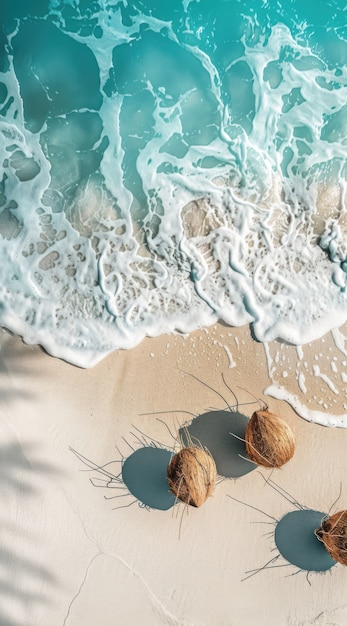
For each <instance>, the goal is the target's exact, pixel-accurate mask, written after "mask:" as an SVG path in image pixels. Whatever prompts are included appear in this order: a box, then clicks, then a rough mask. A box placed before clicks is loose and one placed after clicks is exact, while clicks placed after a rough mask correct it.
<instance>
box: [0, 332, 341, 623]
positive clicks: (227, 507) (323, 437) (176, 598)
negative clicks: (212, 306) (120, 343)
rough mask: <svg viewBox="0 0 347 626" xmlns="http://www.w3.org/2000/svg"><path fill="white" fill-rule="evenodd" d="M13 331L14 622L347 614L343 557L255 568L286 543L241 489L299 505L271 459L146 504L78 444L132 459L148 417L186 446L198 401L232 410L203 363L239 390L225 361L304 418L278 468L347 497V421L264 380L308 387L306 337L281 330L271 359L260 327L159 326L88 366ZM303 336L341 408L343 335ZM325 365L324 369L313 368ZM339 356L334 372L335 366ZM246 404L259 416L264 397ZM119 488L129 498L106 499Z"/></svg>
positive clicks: (1, 590)
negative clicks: (104, 480)
mask: <svg viewBox="0 0 347 626" xmlns="http://www.w3.org/2000/svg"><path fill="white" fill-rule="evenodd" d="M0 337H1V352H0V358H1V369H0V372H1V380H0V389H1V395H0V403H1V404H0V411H1V413H0V415H1V482H0V490H1V503H2V506H1V513H0V528H1V552H0V567H1V574H0V575H1V580H0V623H1V626H115V625H117V626H118V625H119V626H120V625H121V626H140V625H141V626H159V625H164V624H165V625H172V626H179V625H180V626H181V625H184V624H186V625H189V626H241V625H243V626H265V625H266V626H299V625H300V626H309V625H313V624H314V625H315V626H323V625H324V626H328V625H329V626H331V625H334V626H346V624H347V601H346V599H345V590H346V582H347V569H346V568H344V567H343V566H342V565H336V566H334V567H333V568H332V569H331V570H330V571H329V572H327V573H323V574H322V573H311V574H307V572H303V571H301V572H299V573H297V572H298V570H297V568H296V567H295V566H292V565H289V564H288V563H287V562H286V561H285V560H284V559H282V558H279V559H278V560H277V561H276V565H281V567H274V568H271V569H265V570H263V571H259V572H258V573H256V574H255V575H253V576H251V577H249V578H247V576H248V574H247V572H249V571H250V570H255V569H257V568H261V567H262V566H264V565H265V564H266V563H267V562H268V561H270V560H271V559H272V558H273V557H274V556H276V555H277V554H278V550H277V548H276V546H275V543H274V536H273V534H274V525H273V524H272V523H271V520H270V519H269V518H267V517H266V516H264V515H262V513H261V512H259V511H257V510H255V509H253V508H250V507H247V506H246V505H244V504H241V503H238V502H236V501H235V500H233V499H231V498H230V497H229V496H232V497H233V498H236V499H238V500H241V501H242V502H244V503H248V504H250V505H252V506H253V507H256V508H259V509H261V510H262V511H264V512H266V513H267V514H269V515H271V516H274V517H275V518H277V519H279V518H281V517H282V516H283V515H284V514H285V513H287V512H289V511H291V510H294V509H295V506H294V505H293V504H292V503H290V502H288V501H287V500H286V499H285V498H284V497H282V496H281V495H280V494H279V493H278V492H276V491H275V490H274V489H273V488H272V487H271V486H270V484H266V483H265V482H264V479H263V477H262V475H261V473H260V472H259V471H258V470H255V471H253V472H251V473H250V474H248V475H246V476H244V477H243V478H240V479H238V480H224V481H222V482H221V483H220V484H218V485H217V488H216V490H215V493H214V496H213V497H211V498H209V500H208V501H207V502H206V503H205V504H204V505H203V507H201V508H200V509H193V508H189V510H187V509H184V508H183V506H182V505H180V506H175V507H174V508H172V509H170V510H168V511H160V510H154V509H151V510H147V509H146V508H143V507H141V506H139V503H138V502H135V503H134V504H131V503H132V502H133V500H134V498H133V497H132V496H131V495H129V494H128V492H127V490H126V488H125V487H124V489H122V490H120V491H113V492H112V491H111V490H110V489H109V490H107V489H104V488H96V487H94V486H93V485H92V484H91V482H90V481H89V478H91V477H93V476H94V477H95V476H97V473H96V472H94V473H93V472H88V471H84V470H86V467H85V466H84V465H83V463H81V461H79V460H78V459H77V458H76V456H75V455H74V454H73V453H72V452H71V450H70V447H72V448H73V449H75V450H77V451H78V452H79V453H80V454H83V455H85V457H87V458H88V459H91V460H93V461H94V462H95V463H97V464H100V465H102V464H105V463H107V462H109V461H112V460H115V461H117V463H116V464H115V465H113V466H111V467H112V468H113V471H115V472H117V471H118V473H119V472H120V470H121V460H122V457H123V458H126V457H127V456H129V455H130V454H131V453H132V451H133V450H132V448H134V449H137V448H139V447H140V445H143V443H142V444H141V443H140V442H139V441H138V440H136V433H137V431H136V430H135V428H134V427H137V428H139V429H140V430H142V431H143V432H144V433H145V435H146V437H147V439H148V442H150V441H151V440H152V439H158V440H160V441H161V442H163V444H165V445H167V446H168V447H172V446H173V445H174V437H173V436H171V435H170V432H169V430H168V428H167V426H168V427H169V429H170V430H171V432H172V433H175V434H176V433H177V430H178V428H179V426H181V425H182V424H183V423H185V422H186V421H187V420H189V419H190V415H189V413H192V414H194V415H199V414H201V413H203V412H206V411H207V410H209V409H210V408H211V407H212V408H215V409H225V405H224V403H223V400H222V399H221V397H220V396H219V395H218V393H215V392H214V391H212V390H211V389H209V388H208V387H207V386H204V385H203V384H201V383H199V382H198V381H197V380H196V379H195V378H193V377H192V376H189V373H190V374H193V375H194V376H197V377H199V378H200V379H201V380H203V381H205V382H206V383H208V385H210V386H211V387H212V388H213V389H215V390H216V391H217V392H219V393H220V394H222V395H223V396H224V397H225V398H226V400H227V401H228V402H230V404H233V403H234V400H233V397H232V394H231V393H230V392H229V391H228V390H227V389H226V386H225V385H224V383H223V381H222V374H224V376H225V379H226V381H227V383H228V385H229V386H230V388H231V389H233V391H234V392H235V394H236V395H237V397H238V400H239V402H240V403H242V402H250V401H251V400H252V398H250V396H249V394H248V392H247V391H249V392H251V393H252V394H253V395H254V396H256V397H259V398H262V399H265V400H266V401H267V402H268V404H269V408H270V410H271V411H272V412H275V413H277V414H279V415H280V416H281V417H282V418H283V419H285V420H286V421H287V422H288V423H289V424H290V426H291V427H292V429H293V431H294V433H295V436H296V440H297V448H296V453H295V455H294V458H293V459H292V460H291V461H290V462H289V463H288V464H287V465H285V466H284V467H283V468H282V469H281V470H276V471H274V472H273V474H272V476H271V478H272V479H273V480H274V481H276V483H278V484H279V485H280V486H281V487H282V488H283V489H285V490H287V491H288V492H289V493H290V494H291V495H292V496H293V497H294V498H295V499H296V500H298V501H299V502H300V503H302V504H303V505H305V506H307V507H309V508H312V509H317V510H320V511H328V510H329V508H330V507H331V505H332V504H333V502H334V500H335V499H336V498H337V496H338V494H339V489H340V484H341V483H342V495H341V498H340V500H339V502H338V503H337V505H335V507H334V510H338V509H342V508H347V490H346V486H345V483H344V478H345V476H346V471H347V455H346V444H347V430H346V429H341V428H324V427H322V426H318V425H315V424H312V423H309V422H308V421H305V420H304V419H302V418H301V417H299V416H298V415H297V414H295V413H294V411H293V410H292V409H291V408H290V406H289V405H288V404H286V403H284V402H282V401H279V400H275V399H272V398H270V397H265V396H264V394H263V391H264V389H265V388H266V387H268V386H269V385H270V384H273V382H274V381H275V382H276V381H277V382H280V383H285V384H286V385H287V388H290V389H291V391H292V392H293V393H294V392H295V393H299V392H300V390H299V391H298V384H297V382H296V378H295V376H296V375H297V371H298V363H297V360H298V357H297V355H298V351H297V350H296V348H293V347H288V346H285V345H283V344H281V345H280V344H272V345H271V346H268V357H269V355H270V356H271V360H269V358H266V354H265V348H264V346H263V345H262V344H260V343H256V342H255V341H253V339H252V338H251V336H250V333H249V329H248V328H246V327H245V328H241V329H230V328H226V327H224V326H222V325H216V326H214V327H211V328H209V329H208V330H206V331H204V330H200V331H197V332H195V333H193V334H191V335H189V336H187V337H183V336H181V335H170V336H166V337H160V338H155V339H147V340H145V341H143V342H142V343H141V344H140V345H139V346H138V347H136V348H134V349H132V350H130V351H119V352H115V353H113V354H112V355H110V356H108V357H107V358H106V359H105V360H104V361H102V362H101V363H100V364H99V365H97V366H96V367H94V368H92V369H90V370H82V369H79V368H76V367H73V366H72V365H69V364H67V363H65V362H63V361H61V360H58V359H54V358H52V357H51V356H48V355H47V354H45V353H44V351H43V350H42V349H41V348H39V347H32V346H26V345H24V344H23V343H22V342H21V340H20V339H19V338H17V337H12V336H11V335H9V334H8V333H6V332H1V335H0ZM303 350H304V354H303V355H301V357H302V358H301V360H300V367H301V368H303V371H304V370H305V372H306V378H305V385H306V387H307V391H306V394H304V396H305V397H304V399H305V401H306V403H308V406H310V407H311V408H319V409H320V410H323V408H322V405H321V404H319V402H320V400H321V397H320V396H322V398H323V400H324V402H325V401H326V403H327V405H328V404H329V407H330V405H332V406H333V403H334V401H335V400H336V401H338V402H335V405H334V406H335V408H336V412H337V413H340V412H341V410H340V409H341V407H340V406H339V403H340V404H341V405H343V402H345V390H344V382H343V380H344V376H342V375H341V369H339V368H338V367H337V366H339V367H340V366H341V367H344V366H343V358H344V355H343V354H341V350H339V349H338V348H336V345H335V343H334V342H333V341H332V338H331V335H329V336H327V337H325V338H323V339H322V340H319V341H318V342H315V343H314V344H311V345H310V346H307V347H305V348H304V349H303ZM316 357H317V358H316ZM334 359H335V361H334ZM340 361H341V363H340ZM332 362H334V363H336V364H337V366H336V368H335V366H331V363H332ZM269 363H272V370H271V376H272V378H270V377H269V372H268V364H269ZM305 363H306V366H305ZM314 364H316V365H317V364H318V365H319V367H320V369H319V374H320V375H318V374H317V372H318V370H317V369H316V370H315V372H316V375H315V376H313V375H312V376H309V372H312V368H313V365H314ZM231 365H233V366H232V367H231ZM328 366H329V372H330V373H329V376H330V378H329V382H330V386H329V384H328V383H327V380H328V379H327V378H326V379H325V381H324V380H323V379H322V377H321V374H322V372H324V371H325V370H326V368H327V367H328ZM332 367H333V369H332ZM324 368H325V369H324ZM335 369H336V371H334V370H335ZM183 372H186V373H183ZM326 376H328V374H326ZM302 381H303V379H302V378H301V382H302ZM332 383H333V386H334V389H335V391H332V387H331V384H332ZM317 385H318V387H317V389H316V387H315V386H317ZM240 387H243V389H240ZM337 391H339V393H336V392H337ZM313 396H315V397H316V400H314V398H313ZM314 402H316V405H315V406H314ZM310 403H311V404H310ZM312 403H313V404H312ZM242 410H243V411H244V412H245V414H246V415H251V413H252V411H253V410H254V405H247V406H244V407H243V408H242ZM157 412H163V413H162V414H161V415H157V414H156V413H157ZM158 418H160V419H158ZM160 420H163V421H160ZM117 468H118V469H117ZM263 475H264V476H266V477H269V476H270V472H269V471H268V470H264V472H263ZM114 493H116V494H117V495H120V496H121V497H120V498H115V499H112V500H106V499H105V498H104V495H113V494H114ZM126 504H130V506H128V507H126V506H124V505H126ZM120 507H123V508H120ZM268 522H270V523H268ZM296 573H297V575H292V574H296ZM245 578H246V580H243V579H245Z"/></svg>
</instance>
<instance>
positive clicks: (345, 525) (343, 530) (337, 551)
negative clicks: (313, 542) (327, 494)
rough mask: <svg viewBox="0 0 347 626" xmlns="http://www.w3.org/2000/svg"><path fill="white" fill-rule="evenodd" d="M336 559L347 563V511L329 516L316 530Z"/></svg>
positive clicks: (332, 556) (317, 535) (344, 563)
mask: <svg viewBox="0 0 347 626" xmlns="http://www.w3.org/2000/svg"><path fill="white" fill-rule="evenodd" d="M315 534H316V537H318V539H319V540H320V541H322V542H323V543H324V546H325V548H326V549H327V551H328V552H329V554H330V556H331V558H332V559H334V561H338V562H339V563H342V565H347V511H339V512H338V513H334V515H332V516H331V517H328V519H327V520H325V521H324V522H323V523H322V525H321V526H320V527H319V528H317V530H316V531H315Z"/></svg>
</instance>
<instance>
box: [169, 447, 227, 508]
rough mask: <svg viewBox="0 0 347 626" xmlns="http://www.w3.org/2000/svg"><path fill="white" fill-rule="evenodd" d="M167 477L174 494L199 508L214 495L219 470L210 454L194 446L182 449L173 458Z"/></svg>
mask: <svg viewBox="0 0 347 626" xmlns="http://www.w3.org/2000/svg"><path fill="white" fill-rule="evenodd" d="M167 476H168V481H169V487H170V490H171V491H172V493H173V494H174V495H175V496H176V497H177V498H179V500H181V501H182V502H185V503H186V504H190V505H191V506H195V507H198V506H201V505H202V504H203V503H204V502H205V500H207V498H208V497H209V496H210V495H211V494H212V492H213V489H214V487H215V484H216V478H217V469H216V464H215V462H214V459H213V458H212V456H211V455H210V453H209V452H207V451H206V450H203V449H202V448H197V447H194V446H192V447H188V448H182V450H180V452H178V453H177V454H175V456H173V457H172V459H171V461H170V463H169V466H168V469H167Z"/></svg>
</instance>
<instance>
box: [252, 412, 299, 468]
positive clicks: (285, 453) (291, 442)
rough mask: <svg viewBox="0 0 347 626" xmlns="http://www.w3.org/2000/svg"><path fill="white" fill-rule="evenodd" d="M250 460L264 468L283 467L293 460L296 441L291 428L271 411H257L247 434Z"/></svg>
mask: <svg viewBox="0 0 347 626" xmlns="http://www.w3.org/2000/svg"><path fill="white" fill-rule="evenodd" d="M245 442H246V452H247V456H248V458H249V459H250V460H251V461H253V462H254V463H257V464H258V465H263V466H264V467H282V465H284V464H285V463H287V461H289V459H291V458H292V456H293V454H294V450H295V439H294V435H293V432H292V430H291V428H290V427H289V426H288V424H286V422H284V421H283V420H282V419H281V418H280V417H277V415H274V414H273V413H270V411H267V410H264V411H255V412H254V413H253V415H252V417H251V419H250V420H249V422H248V424H247V427H246V432H245Z"/></svg>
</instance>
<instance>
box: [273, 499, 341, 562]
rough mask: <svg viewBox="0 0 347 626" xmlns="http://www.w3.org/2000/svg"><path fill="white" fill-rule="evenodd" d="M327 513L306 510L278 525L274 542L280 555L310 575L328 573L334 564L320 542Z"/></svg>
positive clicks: (287, 517) (297, 512)
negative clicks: (318, 530)
mask: <svg viewBox="0 0 347 626" xmlns="http://www.w3.org/2000/svg"><path fill="white" fill-rule="evenodd" d="M324 517H325V513H322V512H321V511H313V510H311V509H304V510H299V511H291V512H290V513H287V514H286V515H285V516H284V517H282V519H280V521H279V522H278V523H277V525H276V529H275V543H276V546H277V548H278V551H279V552H280V554H281V555H282V556H283V557H284V558H285V559H286V560H287V561H288V562H289V563H292V565H296V566H297V567H299V568H300V569H303V570H307V571H310V572H325V571H327V570H328V569H330V568H331V567H333V565H335V563H336V561H334V560H333V559H332V558H331V556H330V554H329V553H328V552H327V550H326V549H325V547H324V544H323V543H322V542H321V541H319V540H318V539H317V537H316V536H315V534H314V531H315V530H316V529H317V528H319V526H320V525H321V523H322V519H323V518H324Z"/></svg>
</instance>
